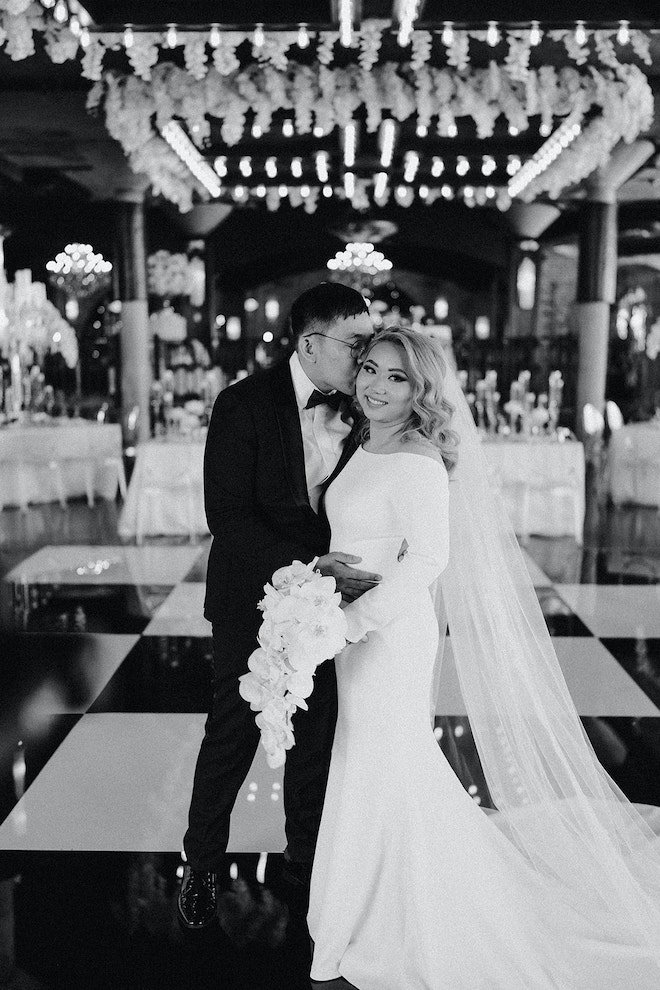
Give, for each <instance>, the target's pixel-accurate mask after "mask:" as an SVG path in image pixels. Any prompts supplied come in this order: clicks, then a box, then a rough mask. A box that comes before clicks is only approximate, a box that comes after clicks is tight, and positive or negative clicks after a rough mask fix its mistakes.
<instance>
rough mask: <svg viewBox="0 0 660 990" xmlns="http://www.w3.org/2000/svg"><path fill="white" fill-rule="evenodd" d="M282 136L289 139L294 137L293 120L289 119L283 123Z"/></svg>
mask: <svg viewBox="0 0 660 990" xmlns="http://www.w3.org/2000/svg"><path fill="white" fill-rule="evenodd" d="M282 134H283V136H284V137H288V138H289V137H293V134H294V129H293V121H292V120H289V119H288V118H287V119H286V120H285V121H283V122H282Z"/></svg>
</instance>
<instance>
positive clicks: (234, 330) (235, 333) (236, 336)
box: [227, 316, 241, 340]
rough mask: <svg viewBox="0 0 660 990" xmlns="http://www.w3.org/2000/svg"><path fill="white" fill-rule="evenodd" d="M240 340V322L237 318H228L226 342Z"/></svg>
mask: <svg viewBox="0 0 660 990" xmlns="http://www.w3.org/2000/svg"><path fill="white" fill-rule="evenodd" d="M240 339H241V320H240V317H239V316H230V317H229V318H228V320H227V340H240Z"/></svg>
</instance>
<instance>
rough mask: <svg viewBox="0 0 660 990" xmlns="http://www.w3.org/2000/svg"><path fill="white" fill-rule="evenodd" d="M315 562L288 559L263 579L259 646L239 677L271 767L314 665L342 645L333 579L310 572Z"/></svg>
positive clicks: (289, 735) (288, 743)
mask: <svg viewBox="0 0 660 990" xmlns="http://www.w3.org/2000/svg"><path fill="white" fill-rule="evenodd" d="M315 563H316V559H315V560H313V561H312V562H311V563H310V564H303V563H302V562H301V561H299V560H294V561H293V563H292V564H291V565H290V566H289V567H281V568H280V569H279V570H277V571H275V573H274V574H273V577H272V583H271V584H266V585H265V587H264V591H265V597H264V598H263V599H262V601H261V602H259V608H260V609H261V611H262V612H263V622H262V624H261V628H260V630H259V636H258V641H259V647H258V649H256V650H255V651H254V652H253V653H252V655H251V656H250V658H249V660H248V668H249V673H247V674H243V675H242V676H241V677H239V682H240V685H239V691H240V694H241V697H242V698H244V699H245V701H247V702H249V704H250V708H251V709H252V711H254V712H258V715H257V716H256V718H255V722H256V723H257V725H258V727H259V729H260V731H261V744H262V746H263V747H264V749H265V750H266V758H267V760H268V765H269V766H271V767H273V768H275V767H280V766H282V765H283V764H284V762H285V760H286V751H287V750H288V749H291V747H292V746H293V745H294V742H295V740H294V733H293V725H292V722H291V718H292V715H293V714H294V712H295V711H296V710H297V709H298V708H304V709H307V702H306V701H305V699H306V698H309V696H310V694H311V693H312V691H313V689H314V673H315V672H316V668H317V667H318V666H319V664H321V663H323V661H324V660H329V659H331V657H334V656H335V655H336V654H337V653H339V651H340V650H342V649H343V648H344V646H345V645H346V631H347V623H346V617H345V615H344V613H343V611H342V610H341V607H340V603H341V595H340V594H339V592H337V591H336V586H335V579H334V578H332V577H322V576H321V575H320V574H318V573H317V572H315V570H314V565H315Z"/></svg>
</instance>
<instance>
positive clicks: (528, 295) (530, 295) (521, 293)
mask: <svg viewBox="0 0 660 990" xmlns="http://www.w3.org/2000/svg"><path fill="white" fill-rule="evenodd" d="M516 293H517V296H518V306H519V307H520V309H525V310H530V309H534V301H535V299H536V265H535V264H534V262H533V260H532V259H531V258H530V257H524V258H523V259H522V260H521V262H520V264H519V265H518V271H517V272H516Z"/></svg>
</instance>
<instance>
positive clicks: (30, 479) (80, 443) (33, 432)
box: [0, 419, 122, 505]
mask: <svg viewBox="0 0 660 990" xmlns="http://www.w3.org/2000/svg"><path fill="white" fill-rule="evenodd" d="M121 456H122V445H121V426H120V425H119V424H118V423H96V422H90V421H89V420H67V419H63V420H54V421H53V422H52V423H47V424H40V425H25V426H17V425H11V426H4V427H2V428H1V429H0V464H1V465H2V472H1V473H0V502H1V504H2V505H20V504H21V503H22V502H52V501H55V500H56V499H57V498H58V493H57V490H56V486H55V484H54V479H53V476H52V471H49V468H48V465H49V463H51V462H57V464H58V465H59V466H60V469H61V473H62V478H63V481H64V492H65V495H66V497H67V498H70V497H74V496H79V495H84V494H85V491H86V489H85V483H86V477H87V474H86V472H87V470H88V467H89V464H90V463H91V464H92V470H93V485H94V493H95V494H96V495H100V496H101V498H108V499H112V498H114V497H115V495H116V493H117V468H116V466H112V465H109V464H106V463H105V459H106V457H113V458H120V457H121Z"/></svg>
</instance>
